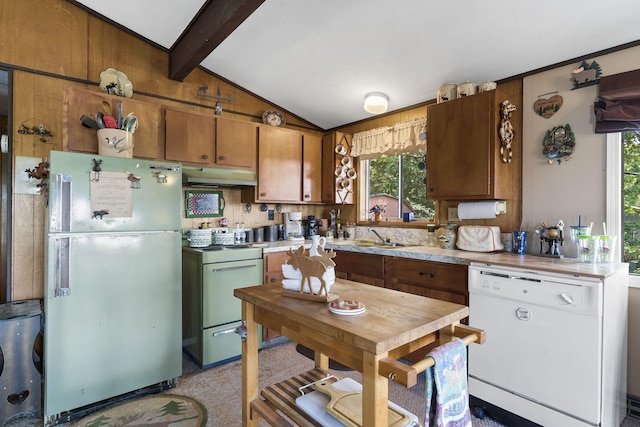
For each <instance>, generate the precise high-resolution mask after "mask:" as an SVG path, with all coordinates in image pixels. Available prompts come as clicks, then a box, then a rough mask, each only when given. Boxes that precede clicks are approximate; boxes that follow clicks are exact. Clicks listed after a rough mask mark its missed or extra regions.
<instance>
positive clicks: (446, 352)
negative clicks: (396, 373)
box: [424, 338, 471, 427]
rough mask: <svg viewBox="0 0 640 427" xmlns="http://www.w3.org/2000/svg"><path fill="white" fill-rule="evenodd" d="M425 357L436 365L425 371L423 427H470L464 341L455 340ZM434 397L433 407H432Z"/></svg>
mask: <svg viewBox="0 0 640 427" xmlns="http://www.w3.org/2000/svg"><path fill="white" fill-rule="evenodd" d="M426 357H432V358H433V359H434V360H435V364H434V366H433V367H431V368H429V369H427V370H426V371H425V373H426V377H427V381H426V389H427V391H426V397H427V406H426V410H425V419H424V425H425V427H471V411H470V410H469V389H468V388H467V347H466V346H465V345H464V342H462V340H460V339H458V338H456V339H454V340H453V341H451V342H448V343H446V344H443V345H441V346H439V347H436V348H435V349H433V351H432V352H431V353H429V354H428V355H427V356H426ZM434 384H435V392H434V387H433V386H434ZM434 397H435V405H432V400H433V398H434Z"/></svg>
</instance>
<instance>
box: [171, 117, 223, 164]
mask: <svg viewBox="0 0 640 427" xmlns="http://www.w3.org/2000/svg"><path fill="white" fill-rule="evenodd" d="M164 117H165V145H166V149H165V151H166V152H165V157H166V159H167V160H171V161H177V162H184V163H193V164H196V165H211V164H212V163H213V147H214V142H215V139H214V126H215V119H214V118H213V117H212V116H209V115H206V114H199V113H192V112H189V111H181V110H174V109H170V108H167V109H166V110H165V116H164Z"/></svg>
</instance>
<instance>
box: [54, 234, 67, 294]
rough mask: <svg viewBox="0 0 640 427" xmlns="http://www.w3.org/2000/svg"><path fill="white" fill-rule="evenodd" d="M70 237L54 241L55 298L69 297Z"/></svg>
mask: <svg viewBox="0 0 640 427" xmlns="http://www.w3.org/2000/svg"><path fill="white" fill-rule="evenodd" d="M70 240H71V238H70V237H62V238H58V239H56V240H55V249H54V250H55V259H54V262H55V272H56V273H55V281H56V282H55V296H56V297H66V296H69V295H71V288H70V287H69V270H70V262H71V260H70V257H69V243H70Z"/></svg>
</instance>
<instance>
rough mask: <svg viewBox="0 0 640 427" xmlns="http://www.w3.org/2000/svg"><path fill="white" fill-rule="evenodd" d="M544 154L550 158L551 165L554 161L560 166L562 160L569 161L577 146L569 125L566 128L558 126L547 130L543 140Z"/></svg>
mask: <svg viewBox="0 0 640 427" xmlns="http://www.w3.org/2000/svg"><path fill="white" fill-rule="evenodd" d="M542 146H543V148H542V154H543V155H544V156H545V157H546V158H548V159H549V160H548V162H549V164H550V165H552V164H553V162H554V161H556V162H558V164H560V163H561V162H562V159H564V160H569V159H570V158H571V157H570V156H571V154H573V150H574V148H575V146H576V138H575V136H574V135H573V132H572V131H571V126H569V124H568V123H567V124H566V125H564V126H556V127H554V128H553V129H550V130H547V132H546V133H545V134H544V138H543V140H542Z"/></svg>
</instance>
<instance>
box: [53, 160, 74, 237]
mask: <svg viewBox="0 0 640 427" xmlns="http://www.w3.org/2000/svg"><path fill="white" fill-rule="evenodd" d="M55 186H56V188H55V194H54V197H53V201H52V205H53V206H52V207H51V219H50V222H51V225H50V227H51V231H52V232H58V233H60V232H65V231H71V186H72V178H71V176H70V175H64V174H61V173H59V174H56V182H55Z"/></svg>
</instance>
